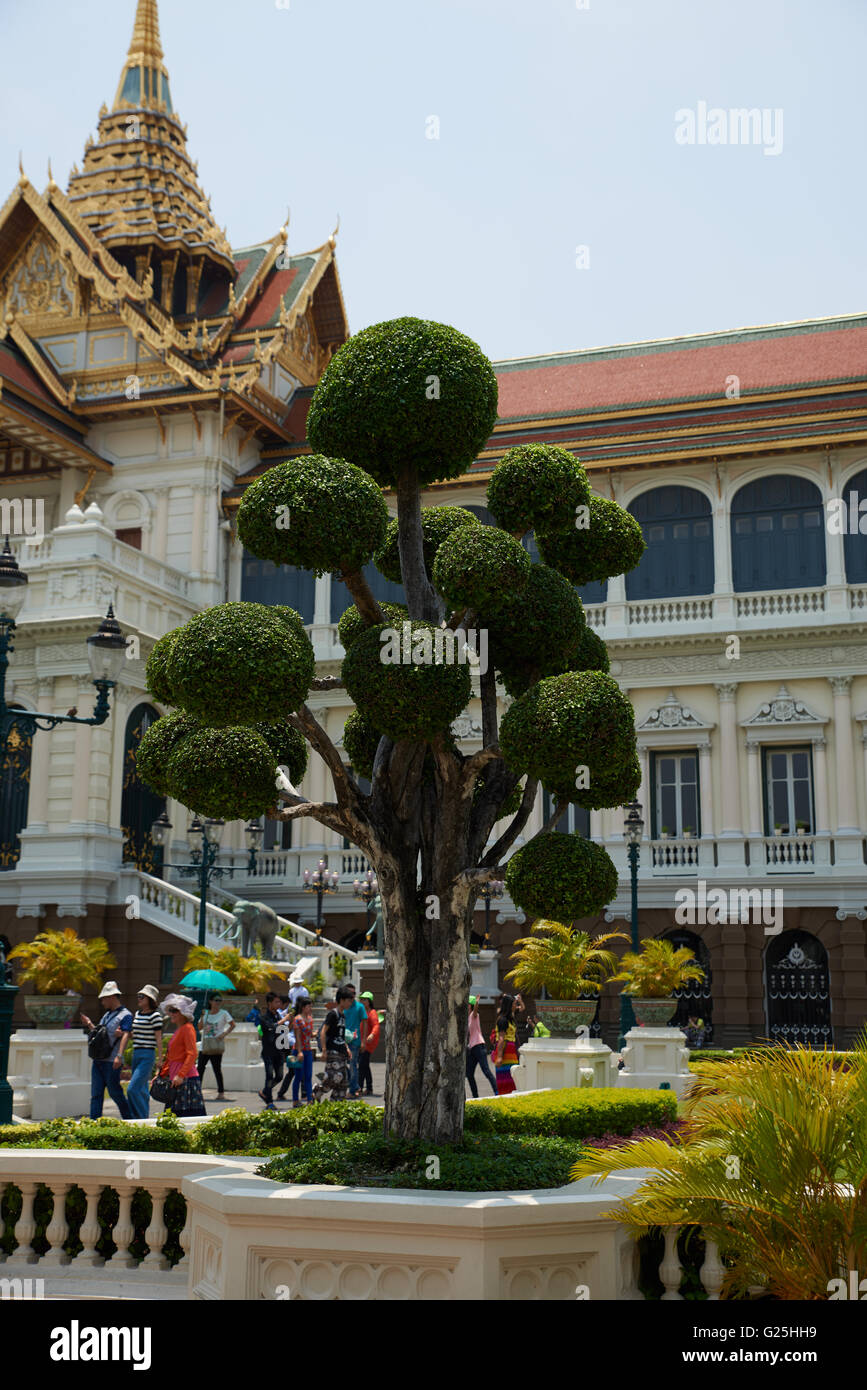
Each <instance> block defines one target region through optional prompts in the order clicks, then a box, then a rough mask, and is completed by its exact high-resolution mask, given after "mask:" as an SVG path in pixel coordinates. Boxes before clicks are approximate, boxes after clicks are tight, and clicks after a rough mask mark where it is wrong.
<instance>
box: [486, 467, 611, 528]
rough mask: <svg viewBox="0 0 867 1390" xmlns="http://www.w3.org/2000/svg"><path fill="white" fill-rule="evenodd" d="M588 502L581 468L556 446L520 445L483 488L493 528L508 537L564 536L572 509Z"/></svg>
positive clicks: (572, 518)
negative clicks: (535, 533)
mask: <svg viewBox="0 0 867 1390" xmlns="http://www.w3.org/2000/svg"><path fill="white" fill-rule="evenodd" d="M589 501H590V484H589V482H588V481H587V474H586V473H585V472H584V469H583V468H582V467H581V464H580V463H579V462H578V460H577V459H576V458H575V456H574V454H570V453H569V450H568V449H561V448H560V447H559V446H558V445H556V444H520V445H519V446H518V447H517V449H510V450H509V451H508V453H506V454H504V455H503V458H502V460H501V462H500V463H499V464H498V465H497V467H496V469H495V470H494V475H493V477H492V478H491V481H490V482H489V483H488V506H489V508H490V510H491V511H492V512H493V514H494V516H495V517H496V521H497V525H498V526H501V527H502V528H503V530H504V531H511V532H512V534H513V535H522V536H523V535H524V534H525V532H527V531H535V530H536V529H537V528H538V529H539V530H541V531H568V530H569V529H570V528H572V527H574V525H575V509H576V507H579V506H581V505H586V504H587V503H589Z"/></svg>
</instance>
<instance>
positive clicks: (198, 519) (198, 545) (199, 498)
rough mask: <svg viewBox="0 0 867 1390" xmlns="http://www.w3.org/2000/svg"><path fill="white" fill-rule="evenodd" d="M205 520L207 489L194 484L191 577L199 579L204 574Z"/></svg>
mask: <svg viewBox="0 0 867 1390" xmlns="http://www.w3.org/2000/svg"><path fill="white" fill-rule="evenodd" d="M204 518H205V489H204V488H203V487H202V485H201V484H200V483H194V484H193V520H192V525H191V527H190V577H191V578H193V579H198V578H200V577H201V575H202V573H203V568H204V566H203V560H204V556H203V554H202V546H203V536H204Z"/></svg>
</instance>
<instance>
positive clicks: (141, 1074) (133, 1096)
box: [126, 985, 163, 1120]
mask: <svg viewBox="0 0 867 1390" xmlns="http://www.w3.org/2000/svg"><path fill="white" fill-rule="evenodd" d="M158 998H159V995H158V994H157V991H156V990H155V989H154V986H153V985H144V986H143V987H142V989H141V990H140V991H139V996H138V1008H137V1009H136V1013H135V1018H134V1019H133V1021H132V1077H131V1079H130V1083H129V1085H128V1086H127V1088H126V1099H127V1104H128V1105H129V1110H130V1117H131V1118H132V1119H133V1120H146V1119H147V1117H148V1109H149V1106H150V1080H151V1076H152V1074H153V1069H154V1063H155V1062H158V1061H159V1058H160V1055H161V1053H162V1044H163V1018H162V1014H161V1013H160V1011H159V1009H158V1008H157V999H158Z"/></svg>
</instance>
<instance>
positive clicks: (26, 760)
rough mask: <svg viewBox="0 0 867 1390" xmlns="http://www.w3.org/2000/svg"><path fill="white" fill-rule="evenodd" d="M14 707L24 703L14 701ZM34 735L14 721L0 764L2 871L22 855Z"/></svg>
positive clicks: (17, 707) (0, 852)
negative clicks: (22, 834)
mask: <svg viewBox="0 0 867 1390" xmlns="http://www.w3.org/2000/svg"><path fill="white" fill-rule="evenodd" d="M13 708H14V709H21V708H22V706H20V705H15V706H13ZM32 743H33V735H32V734H30V733H28V731H27V729H26V728H25V727H24V726H23V725H19V724H18V723H13V724H12V726H11V728H10V730H9V736H8V738H7V740H6V746H5V748H3V749H2V758H3V760H2V764H0V777H2V780H0V872H2V871H4V870H6V869H14V868H15V865H16V864H17V863H18V860H19V859H20V857H21V840H20V839H19V833H20V831H22V830H23V829H24V827H25V825H26V824H27V803H28V800H29V798H30V752H31V747H32Z"/></svg>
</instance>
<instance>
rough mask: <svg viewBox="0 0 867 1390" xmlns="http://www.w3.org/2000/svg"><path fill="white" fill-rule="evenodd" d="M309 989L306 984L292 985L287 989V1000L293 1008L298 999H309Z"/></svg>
mask: <svg viewBox="0 0 867 1390" xmlns="http://www.w3.org/2000/svg"><path fill="white" fill-rule="evenodd" d="M309 998H310V991H309V989H308V988H307V986H306V985H293V986H292V988H291V989H290V991H289V1002H290V1004H291V1005H292V1007H293V1008H295V1007H297V1004H298V1000H299V999H309Z"/></svg>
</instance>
